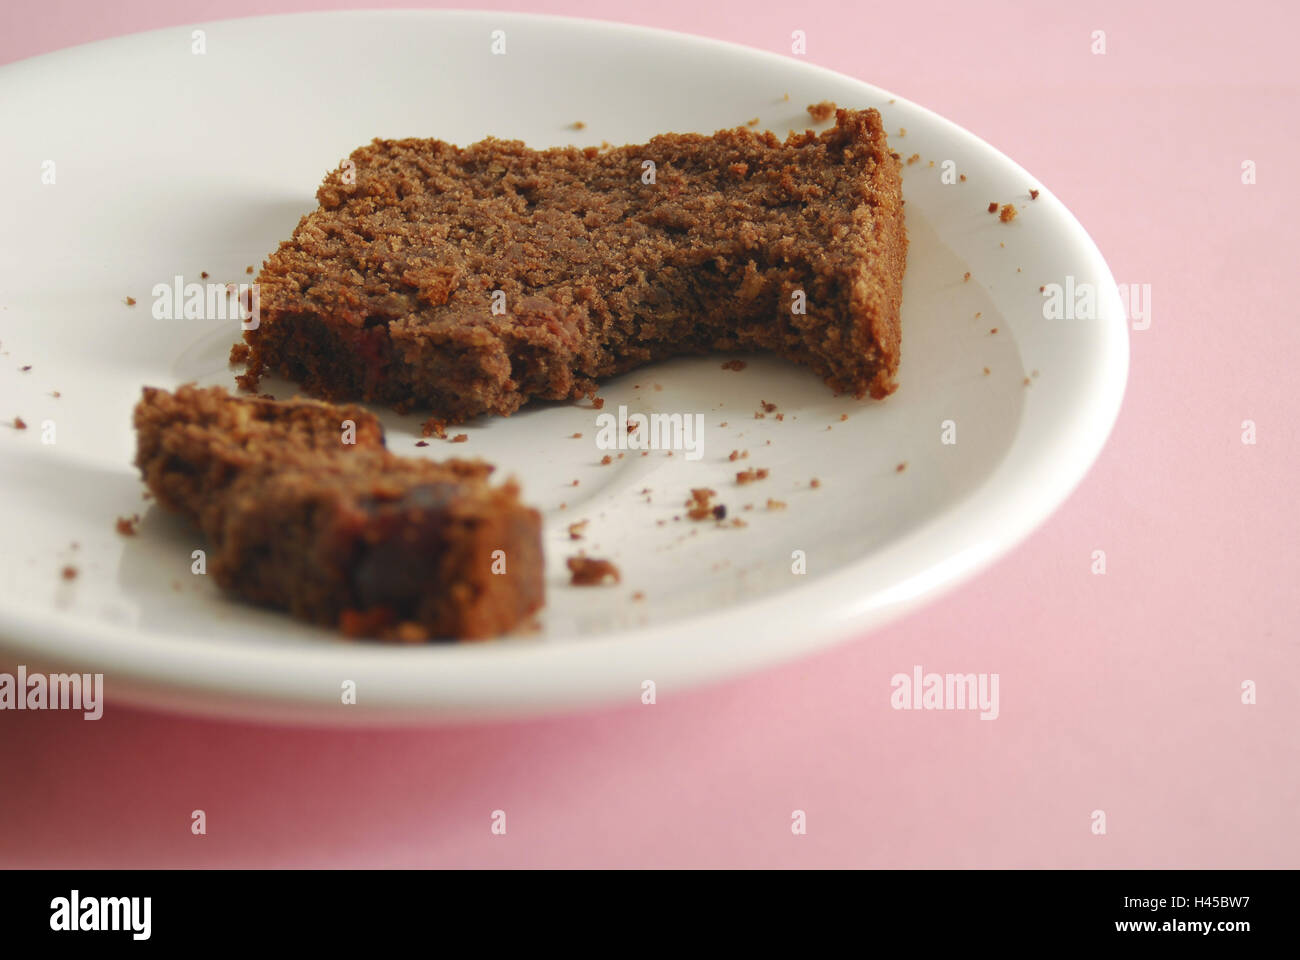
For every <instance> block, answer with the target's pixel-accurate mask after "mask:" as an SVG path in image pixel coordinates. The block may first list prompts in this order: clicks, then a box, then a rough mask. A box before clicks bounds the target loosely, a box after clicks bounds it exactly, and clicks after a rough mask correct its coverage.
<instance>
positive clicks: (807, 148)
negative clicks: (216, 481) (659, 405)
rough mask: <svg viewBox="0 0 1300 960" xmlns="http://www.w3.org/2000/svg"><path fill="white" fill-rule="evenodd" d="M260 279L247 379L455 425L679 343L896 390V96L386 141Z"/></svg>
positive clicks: (899, 255)
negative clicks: (712, 126)
mask: <svg viewBox="0 0 1300 960" xmlns="http://www.w3.org/2000/svg"><path fill="white" fill-rule="evenodd" d="M317 198H318V200H319V202H320V207H319V209H317V210H316V211H314V212H313V213H311V214H308V215H307V216H306V217H304V218H303V219H302V221H301V222H300V223H299V224H298V227H297V229H296V230H295V231H294V234H293V238H292V239H291V240H289V241H287V242H285V243H283V244H281V245H280V249H279V250H278V251H276V252H275V253H273V254H272V255H271V256H270V258H269V259H268V260H267V261H266V263H265V265H264V266H263V268H262V271H261V274H260V275H259V276H258V285H259V293H260V322H259V325H258V326H257V327H256V329H252V330H248V331H246V332H245V334H244V338H245V341H246V343H241V344H237V345H236V347H235V349H234V350H233V351H232V355H231V358H232V360H233V361H236V362H240V361H244V362H246V363H247V369H246V372H245V373H244V375H243V376H242V377H241V378H240V382H241V383H242V384H243V386H245V387H246V388H248V389H254V388H256V385H257V383H258V379H259V377H261V376H262V375H263V374H264V373H269V372H275V373H279V374H282V375H284V376H287V377H289V378H290V379H292V380H295V381H297V382H298V383H299V384H301V385H302V386H303V387H304V388H305V389H306V390H307V391H308V392H310V393H312V394H314V395H317V396H323V397H326V398H330V399H361V400H369V401H378V402H382V403H386V404H390V405H392V406H394V407H396V408H398V409H403V410H404V409H412V408H417V409H425V410H430V411H432V412H433V415H434V416H435V417H437V418H439V419H441V420H444V421H447V422H455V421H459V420H464V419H466V418H468V417H472V416H475V415H478V414H482V413H495V414H510V413H511V412H513V411H515V410H517V409H518V408H519V407H520V406H521V405H523V404H524V403H526V402H528V401H529V400H532V399H545V400H562V399H567V398H574V397H578V396H581V395H583V394H586V393H591V392H593V391H594V390H595V388H596V382H597V380H599V379H600V378H604V377H609V376H611V375H613V374H617V373H621V372H623V371H626V370H630V369H632V368H634V367H637V366H640V365H642V364H645V363H649V362H651V361H654V360H658V359H661V358H664V357H670V356H675V355H678V354H689V353H702V352H706V351H711V350H723V351H730V350H755V349H761V350H770V351H774V352H776V353H777V354H780V355H781V356H783V357H786V358H788V359H790V360H793V361H796V362H798V363H802V364H805V365H807V366H809V367H811V368H812V369H813V370H814V371H815V372H816V373H817V374H818V375H820V376H821V377H823V378H824V379H825V380H826V382H827V383H828V384H829V385H830V386H831V387H832V388H833V389H834V390H836V391H840V392H848V393H852V394H854V395H855V396H859V397H860V396H864V395H866V394H870V395H871V396H873V397H877V398H879V397H884V396H886V395H887V394H889V393H890V392H891V391H893V389H894V386H895V384H894V374H895V372H896V370H897V367H898V357H899V305H900V301H901V299H902V281H903V270H904V266H905V260H906V254H907V233H906V230H905V229H904V225H903V200H902V189H901V183H900V179H899V163H898V158H897V157H896V156H895V155H894V154H892V153H891V152H890V149H889V145H888V143H887V142H886V138H885V133H884V130H883V129H882V127H881V120H880V114H879V113H877V112H876V111H875V110H838V111H837V112H836V122H835V126H834V127H833V128H832V129H829V130H827V131H825V132H823V133H821V134H820V135H816V134H813V133H812V132H808V133H802V134H792V135H791V136H789V137H788V138H787V139H786V140H784V141H781V140H779V139H777V138H776V137H775V136H773V135H772V134H770V133H755V132H752V131H749V130H746V129H743V128H739V129H735V130H723V131H720V132H718V133H716V134H714V135H712V136H702V135H698V134H666V135H664V136H659V137H655V138H654V139H652V140H651V141H650V142H649V143H647V144H644V145H636V146H625V147H617V148H613V149H605V150H599V149H596V148H594V147H589V148H586V149H579V148H576V147H564V148H556V149H549V150H530V149H528V148H527V147H525V146H524V145H523V144H522V143H519V142H517V141H503V140H495V139H488V140H484V141H482V142H480V143H476V144H474V145H472V146H470V147H466V148H464V149H461V148H458V147H455V146H452V145H450V144H446V143H442V142H440V141H437V140H376V141H374V142H373V143H372V144H371V145H370V146H368V147H363V148H361V149H359V150H357V151H356V152H354V153H353V154H352V156H351V158H350V159H349V160H348V161H347V162H346V163H345V164H343V165H341V166H340V168H339V169H338V170H336V171H335V172H333V173H331V174H330V175H329V176H328V177H327V178H326V179H325V182H324V183H323V184H322V185H321V187H320V189H319V190H318V191H317Z"/></svg>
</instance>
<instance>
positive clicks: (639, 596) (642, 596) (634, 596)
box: [632, 590, 645, 602]
mask: <svg viewBox="0 0 1300 960" xmlns="http://www.w3.org/2000/svg"><path fill="white" fill-rule="evenodd" d="M632 599H633V600H635V601H638V602H639V601H641V600H644V599H645V594H644V593H642V592H641V591H640V590H638V591H637V592H636V593H634V594H632Z"/></svg>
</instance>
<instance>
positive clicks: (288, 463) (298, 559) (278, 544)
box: [135, 386, 544, 640]
mask: <svg viewBox="0 0 1300 960" xmlns="http://www.w3.org/2000/svg"><path fill="white" fill-rule="evenodd" d="M135 428H136V434H137V455H136V465H137V466H138V467H139V468H140V471H141V473H142V474H143V476H144V480H145V483H146V484H147V485H148V487H149V489H150V490H151V491H152V492H153V494H154V496H155V497H156V498H157V499H158V502H159V503H160V504H162V505H163V506H164V507H166V508H168V509H171V510H174V511H178V512H180V513H183V514H185V515H186V516H188V517H189V518H190V519H191V520H193V521H195V522H196V523H197V524H198V526H199V527H200V528H201V529H202V530H203V532H204V533H205V534H206V535H207V537H208V539H209V541H210V542H211V544H212V547H213V549H212V551H211V552H210V555H209V558H208V572H209V573H210V574H212V575H213V576H214V577H215V578H216V580H217V582H218V583H219V584H221V586H222V587H224V588H226V589H228V590H230V591H232V592H234V593H236V594H238V595H239V596H241V597H243V598H244V599H247V600H250V601H253V602H255V603H259V604H264V605H267V606H272V607H278V608H282V609H287V610H289V611H290V612H292V613H293V614H294V615H295V616H298V617H301V618H303V619H306V620H311V621H314V622H317V623H324V624H329V625H336V626H338V627H340V628H341V629H343V630H344V632H346V633H349V634H353V635H383V636H394V637H397V638H401V639H408V640H415V639H433V638H439V637H443V638H451V637H488V636H493V635H495V634H499V633H502V632H505V631H507V630H509V629H511V628H512V627H514V626H516V625H517V624H518V623H519V622H520V621H521V620H523V619H524V618H525V617H527V616H528V615H529V614H531V613H532V612H534V611H535V610H537V609H538V608H539V607H540V606H541V605H542V601H543V595H544V586H543V580H542V575H543V565H542V546H541V517H540V516H539V515H538V513H537V511H536V510H533V509H531V508H529V507H526V506H524V505H523V504H521V503H520V502H519V490H518V488H517V487H516V486H515V484H513V483H511V482H507V483H504V484H502V485H500V486H492V485H490V484H489V483H488V474H489V473H490V472H491V471H492V467H491V466H489V465H487V464H484V463H480V462H474V461H462V460H449V461H445V462H442V463H434V462H432V461H428V460H419V459H407V458H404V457H399V456H398V455H396V454H394V453H392V452H390V451H389V450H387V449H386V448H385V447H384V434H383V428H382V427H381V426H380V424H379V421H378V420H376V419H375V417H374V416H373V415H371V414H369V413H367V412H365V411H364V410H361V409H360V408H358V407H336V406H331V405H329V404H324V403H317V402H314V401H291V402H286V403H279V402H275V401H272V400H267V399H263V398H253V397H233V396H230V395H229V394H227V393H226V392H225V391H224V390H222V389H221V388H219V387H213V388H209V389H199V388H197V387H193V386H184V387H181V388H180V389H179V390H177V391H176V393H174V394H172V393H168V392H166V391H164V390H158V389H155V388H152V387H146V388H145V391H144V397H143V399H142V400H141V401H140V403H139V405H138V406H137V407H136V410H135Z"/></svg>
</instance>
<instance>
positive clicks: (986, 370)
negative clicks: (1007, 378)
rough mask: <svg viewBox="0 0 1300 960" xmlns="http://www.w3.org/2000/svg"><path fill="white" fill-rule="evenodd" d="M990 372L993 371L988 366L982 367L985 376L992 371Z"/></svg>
mask: <svg viewBox="0 0 1300 960" xmlns="http://www.w3.org/2000/svg"><path fill="white" fill-rule="evenodd" d="M992 372H993V371H992V370H990V369H989V368H988V367H985V368H984V376H986V377H987V376H988V375H989V374H990V373H992Z"/></svg>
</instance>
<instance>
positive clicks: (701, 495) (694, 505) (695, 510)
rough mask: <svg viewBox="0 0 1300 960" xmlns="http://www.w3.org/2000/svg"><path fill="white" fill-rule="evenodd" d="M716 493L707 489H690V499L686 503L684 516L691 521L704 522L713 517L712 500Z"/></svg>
mask: <svg viewBox="0 0 1300 960" xmlns="http://www.w3.org/2000/svg"><path fill="white" fill-rule="evenodd" d="M715 496H717V491H715V490H710V489H708V488H707V487H693V488H691V498H690V499H689V500H687V501H686V504H685V505H686V507H687V508H688V509H687V511H686V515H687V516H688V517H690V518H691V519H692V520H706V519H708V518H709V517H710V516H712V515H713V507H714V504H713V498H714V497H715Z"/></svg>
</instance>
